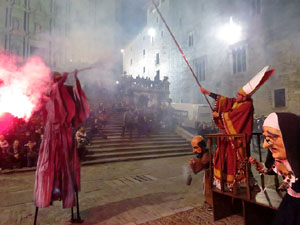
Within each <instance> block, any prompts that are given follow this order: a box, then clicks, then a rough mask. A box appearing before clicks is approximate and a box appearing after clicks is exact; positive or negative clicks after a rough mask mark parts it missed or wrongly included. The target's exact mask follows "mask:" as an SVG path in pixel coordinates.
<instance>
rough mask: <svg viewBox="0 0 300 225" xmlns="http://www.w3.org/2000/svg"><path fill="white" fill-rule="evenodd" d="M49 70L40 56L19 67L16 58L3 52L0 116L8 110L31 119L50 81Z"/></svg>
mask: <svg viewBox="0 0 300 225" xmlns="http://www.w3.org/2000/svg"><path fill="white" fill-rule="evenodd" d="M49 74H50V70H49V68H48V67H47V66H46V65H45V64H44V62H43V61H42V60H41V59H40V58H38V57H32V58H30V59H29V60H28V61H27V62H26V63H25V64H24V65H23V66H22V67H18V66H17V63H16V57H14V56H11V55H5V54H2V55H1V54H0V117H1V116H2V115H4V114H5V113H9V114H11V115H13V116H15V117H18V118H23V119H25V120H29V119H30V117H31V115H32V113H33V112H34V111H35V110H37V109H39V107H40V103H41V99H42V96H43V95H44V93H45V92H46V90H47V89H48V87H49V83H50V76H49Z"/></svg>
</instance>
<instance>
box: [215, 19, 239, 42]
mask: <svg viewBox="0 0 300 225" xmlns="http://www.w3.org/2000/svg"><path fill="white" fill-rule="evenodd" d="M217 36H218V38H219V39H221V40H224V41H226V42H227V43H228V44H230V45H232V44H234V43H236V42H238V41H240V40H241V38H242V27H241V26H239V25H238V24H236V23H234V22H233V21H232V17H230V21H229V23H228V24H225V25H224V26H223V27H221V28H220V29H219V31H218V33H217Z"/></svg>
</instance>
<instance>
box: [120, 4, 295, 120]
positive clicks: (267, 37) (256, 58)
mask: <svg viewBox="0 0 300 225" xmlns="http://www.w3.org/2000/svg"><path fill="white" fill-rule="evenodd" d="M253 2H254V1H237V0H235V1H229V0H228V1H223V0H222V1H221V0H211V1H204V0H191V1H189V2H188V3H187V2H186V1H177V0H176V1H168V0H165V1H161V4H160V10H161V12H162V14H163V16H164V17H165V20H166V21H167V23H168V25H169V27H170V28H171V30H172V32H173V33H174V35H175V37H176V39H177V41H178V43H179V45H180V46H181V48H182V50H183V52H184V54H185V56H186V57H187V59H188V61H189V63H190V65H191V66H192V67H193V69H194V71H196V68H195V66H194V64H193V63H194V60H195V59H199V58H201V57H203V59H205V79H204V80H203V81H200V82H201V84H202V85H203V86H204V87H205V88H206V89H208V90H211V91H212V92H216V93H220V94H222V95H226V96H228V97H234V96H235V94H236V92H237V91H238V90H239V89H240V88H241V87H242V86H243V85H244V84H246V83H247V82H248V81H249V80H250V79H251V78H252V77H253V76H254V75H255V74H256V73H257V72H258V71H260V70H261V69H262V68H263V67H264V66H265V65H270V66H271V68H274V69H275V70H276V72H275V74H274V75H273V77H272V78H271V79H270V80H269V81H268V82H267V83H266V84H265V85H264V86H262V87H261V88H260V90H258V91H257V92H256V93H255V94H254V95H253V99H254V106H255V113H256V114H257V115H265V114H268V113H270V112H272V111H289V112H294V113H298V112H299V109H300V104H299V102H298V99H299V95H300V93H299V92H300V74H299V71H300V69H299V63H298V62H299V58H300V51H299V50H300V49H299V48H300V39H299V38H298V37H299V36H300V28H299V26H298V22H297V21H300V15H299V13H297V12H299V9H300V3H299V1H288V2H283V1H271V0H265V1H255V2H256V4H253ZM257 3H259V4H257ZM155 15H156V16H155ZM230 17H232V18H233V21H234V22H236V23H238V24H240V25H241V26H242V28H243V35H242V38H241V41H240V42H238V43H235V44H233V45H228V44H226V43H224V42H222V41H221V40H219V39H217V38H216V31H217V29H218V27H220V26H222V25H224V24H225V23H228V22H229V18H230ZM157 19H158V22H157ZM150 25H151V26H152V27H154V28H155V29H156V30H157V31H160V30H163V31H164V37H163V38H164V39H165V41H164V42H158V43H154V45H153V46H150V45H145V44H144V43H143V42H140V41H136V40H133V41H132V42H131V43H130V44H129V46H128V48H129V49H140V51H142V49H146V52H150V51H153V52H157V53H160V55H162V56H165V58H162V60H161V61H162V62H163V63H164V64H165V65H166V66H165V67H164V68H165V70H162V71H163V73H164V76H168V77H169V81H170V96H171V98H172V99H173V102H176V103H189V104H192V103H201V104H205V99H204V98H203V97H202V95H201V93H200V91H199V87H198V86H197V85H196V83H195V80H194V78H193V76H192V74H191V71H190V70H189V69H188V67H187V65H186V63H185V62H184V60H183V58H182V56H181V54H180V53H179V51H178V49H177V47H176V46H175V44H174V42H173V40H172V39H171V37H170V35H169V33H168V32H167V30H166V29H165V27H164V26H163V24H162V21H161V19H160V18H159V17H158V14H157V13H156V12H155V10H154V11H153V10H152V9H151V10H149V11H148V27H150ZM148 27H147V28H145V29H144V30H143V32H142V33H141V36H139V37H142V36H146V37H148V36H147V35H146V30H147V29H148ZM189 36H192V38H193V43H192V45H191V44H190V42H189V41H190V40H189ZM148 41H149V40H148ZM148 48H149V49H148ZM239 48H245V52H246V58H245V61H246V68H245V71H241V72H236V73H234V71H233V51H234V50H236V49H239ZM127 50H128V49H126V51H127ZM130 59H132V60H133V62H135V63H136V64H132V65H129V64H128V55H126V54H125V55H124V57H123V62H124V70H128V71H127V72H129V71H130V74H132V75H133V76H137V75H138V74H140V71H141V69H139V70H138V71H136V70H135V69H136V68H141V67H142V64H143V63H142V62H150V65H148V66H150V67H153V68H155V69H158V68H160V67H154V65H153V64H154V63H153V62H154V60H155V55H154V54H149V55H146V56H142V60H141V54H134V53H132V54H131V55H130ZM151 60H152V62H151ZM151 63H152V64H151ZM143 65H144V64H143ZM128 68H130V69H128ZM155 69H152V71H151V74H154V71H155ZM161 74H162V73H161ZM147 75H148V74H147ZM277 89H285V106H280V107H275V94H274V93H275V90H277ZM280 97H282V96H280ZM298 114H299V113H298Z"/></svg>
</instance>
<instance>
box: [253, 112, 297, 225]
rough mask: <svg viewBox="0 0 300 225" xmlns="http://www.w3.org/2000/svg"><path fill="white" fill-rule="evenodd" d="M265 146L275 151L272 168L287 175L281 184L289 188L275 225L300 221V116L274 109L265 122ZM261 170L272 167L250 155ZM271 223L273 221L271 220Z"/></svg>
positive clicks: (290, 224)
mask: <svg viewBox="0 0 300 225" xmlns="http://www.w3.org/2000/svg"><path fill="white" fill-rule="evenodd" d="M263 135H264V136H265V140H264V143H263V148H267V149H269V150H270V152H271V153H272V157H273V166H272V167H271V169H272V170H273V171H274V172H275V173H277V174H279V175H282V176H283V177H284V180H283V183H282V185H281V186H280V189H281V190H284V189H285V190H286V191H287V193H286V195H285V196H284V198H283V200H282V202H281V203H280V206H279V208H278V210H277V215H276V218H275V220H274V221H273V223H272V224H273V225H298V224H300V213H299V212H300V181H299V178H300V117H299V116H297V115H295V114H292V113H271V114H270V115H269V116H268V117H267V118H266V120H265V121H264V124H263ZM249 160H250V162H251V163H252V164H255V165H256V168H257V170H258V171H259V172H261V173H269V172H270V171H269V170H270V169H269V168H268V167H267V168H266V167H264V165H263V164H262V163H259V162H257V160H255V159H253V158H250V159H249ZM270 223H271V221H270Z"/></svg>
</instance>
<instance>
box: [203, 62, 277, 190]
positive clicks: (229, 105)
mask: <svg viewBox="0 0 300 225" xmlns="http://www.w3.org/2000/svg"><path fill="white" fill-rule="evenodd" d="M268 68H269V66H266V67H264V68H263V69H262V70H261V71H260V72H259V73H258V74H257V75H256V76H255V77H254V78H252V80H251V81H249V82H248V83H247V84H246V85H245V86H244V87H243V88H242V89H240V90H239V91H238V93H237V95H236V98H227V97H224V96H221V95H217V94H214V93H211V92H209V91H207V90H205V89H204V88H202V87H201V88H200V90H201V92H202V93H203V94H207V95H209V96H210V97H212V98H214V99H215V100H216V104H215V108H214V111H213V112H212V116H213V118H214V121H215V123H216V125H217V126H218V128H219V130H220V131H222V132H223V133H225V134H246V149H247V156H249V154H250V142H251V136H252V127H253V114H254V107H253V101H252V99H251V96H252V94H253V93H254V92H255V91H256V90H257V89H258V88H259V87H260V86H261V85H262V84H263V83H264V82H265V81H266V80H268V79H269V77H271V76H272V74H273V73H274V70H270V71H267V70H268ZM221 158H223V159H224V160H225V162H226V167H225V169H223V171H222V168H221V167H222V165H221ZM235 158H236V160H234V159H235ZM245 162H246V159H245V154H244V153H243V149H242V148H241V147H238V146H237V143H234V142H233V140H232V139H230V138H223V139H222V140H221V142H220V143H219V145H218V148H217V152H216V156H215V159H214V181H215V185H216V186H217V187H218V188H220V181H221V179H225V183H226V185H227V187H228V188H229V189H230V188H232V186H233V184H234V183H238V184H239V183H242V182H244V181H245V179H246V171H245V166H244V165H243V164H244V163H245ZM224 170H226V171H224ZM224 174H225V175H224ZM222 177H223V178H222ZM251 180H252V181H254V179H251ZM250 186H251V187H252V188H254V189H256V190H257V191H259V190H258V188H259V187H258V186H257V185H256V184H255V182H250Z"/></svg>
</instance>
